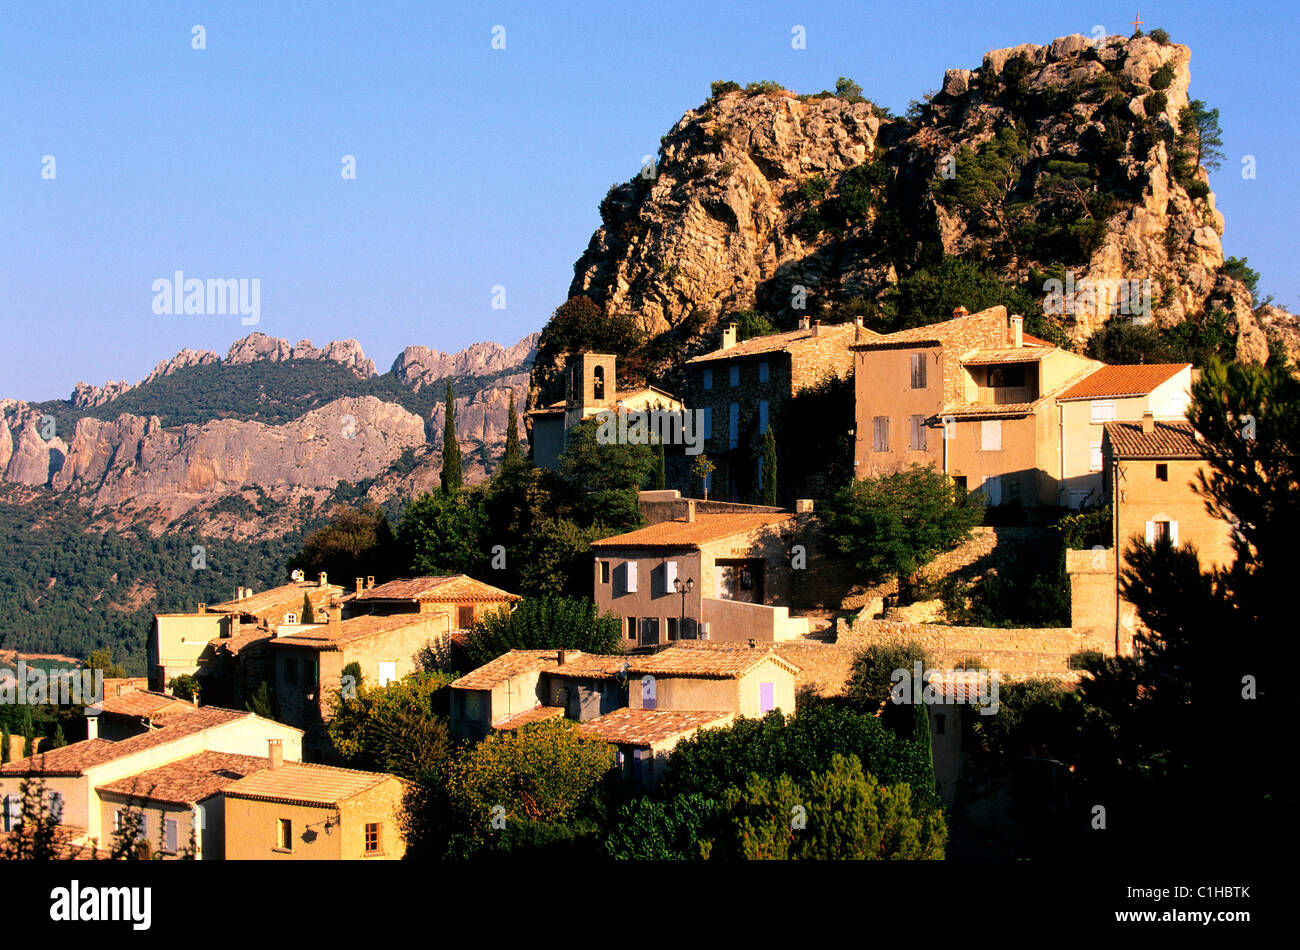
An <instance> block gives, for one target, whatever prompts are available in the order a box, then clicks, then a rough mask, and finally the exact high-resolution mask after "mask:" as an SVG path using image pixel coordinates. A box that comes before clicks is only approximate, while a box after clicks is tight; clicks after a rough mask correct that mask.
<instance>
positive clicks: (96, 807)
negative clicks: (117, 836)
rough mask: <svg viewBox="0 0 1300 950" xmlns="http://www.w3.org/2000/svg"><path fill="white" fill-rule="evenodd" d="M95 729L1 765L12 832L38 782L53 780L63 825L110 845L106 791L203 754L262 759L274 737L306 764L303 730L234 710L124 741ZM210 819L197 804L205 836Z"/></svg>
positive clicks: (0, 784) (53, 799)
mask: <svg viewBox="0 0 1300 950" xmlns="http://www.w3.org/2000/svg"><path fill="white" fill-rule="evenodd" d="M87 725H88V727H89V729H90V731H91V733H92V738H89V739H85V740H83V741H81V742H74V743H72V744H71V745H66V746H63V747H62V748H58V749H51V750H49V751H48V752H43V753H40V754H38V755H35V756H32V757H31V758H28V759H20V760H19V761H17V762H9V763H6V764H4V765H2V766H0V795H2V796H3V797H4V803H5V811H4V820H5V824H6V830H8V826H9V825H10V824H12V823H14V822H15V819H16V817H17V814H18V813H19V810H20V808H21V802H22V790H21V785H22V782H23V780H24V779H26V778H29V777H32V776H42V777H43V778H44V779H45V783H46V793H47V795H49V796H50V803H51V809H52V810H55V811H57V813H58V814H59V815H60V816H61V817H60V823H61V824H63V825H65V826H67V827H69V828H71V829H76V830H77V831H79V832H81V833H82V834H83V835H84V836H85V837H86V838H88V839H97V840H98V841H100V842H101V843H103V842H106V841H108V839H109V838H110V836H111V835H112V834H113V831H114V828H113V825H112V824H111V822H110V823H107V824H106V823H105V814H106V812H105V809H104V807H103V802H102V801H101V799H100V796H99V791H98V790H99V788H100V787H101V786H107V785H109V784H111V783H113V782H116V781H117V780H118V779H122V778H128V777H130V776H134V775H137V774H139V773H141V772H145V771H147V770H149V769H153V768H157V767H159V766H162V765H166V764H168V763H170V762H175V761H177V760H179V759H185V758H188V757H190V756H192V755H197V754H198V753H200V752H225V753H234V754H238V755H258V754H259V753H262V752H264V751H265V750H266V747H267V745H266V744H267V740H268V739H272V738H275V739H279V740H280V742H281V743H282V746H283V750H284V755H285V756H286V757H287V758H290V759H293V760H298V759H301V758H302V730H300V729H295V728H293V727H292V726H286V725H284V724H283V723H279V722H274V721H272V720H270V719H263V718H261V717H260V716H256V715H254V714H253V713H251V712H242V711H239V710H234V709H218V708H216V707H211V706H210V707H205V708H202V709H196V710H194V711H193V712H192V713H189V714H186V715H183V716H177V717H175V718H174V719H173V720H172V721H170V722H169V724H168V725H166V726H164V727H163V728H161V729H156V730H154V731H152V732H147V733H145V734H144V735H139V736H134V737H132V738H130V739H123V740H121V741H119V742H114V741H110V740H108V739H101V738H99V737H98V735H96V734H95V732H96V730H97V723H96V720H95V718H94V717H88V718H87ZM56 806H57V807H56ZM208 812H209V809H208V808H207V807H206V806H204V805H203V804H202V803H196V804H195V806H194V820H195V821H197V822H198V825H199V828H200V832H201V830H202V828H203V827H204V826H205V824H206V821H207V819H208V818H209V817H210V816H209V814H208ZM109 814H110V815H111V812H110V813H109Z"/></svg>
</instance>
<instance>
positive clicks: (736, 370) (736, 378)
mask: <svg viewBox="0 0 1300 950" xmlns="http://www.w3.org/2000/svg"><path fill="white" fill-rule="evenodd" d="M731 385H733V386H739V385H740V364H739V363H732V364H731Z"/></svg>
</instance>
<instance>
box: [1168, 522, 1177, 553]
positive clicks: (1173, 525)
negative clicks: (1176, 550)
mask: <svg viewBox="0 0 1300 950" xmlns="http://www.w3.org/2000/svg"><path fill="white" fill-rule="evenodd" d="M1169 543H1170V544H1172V545H1173V546H1174V547H1178V522H1177V521H1171V522H1169Z"/></svg>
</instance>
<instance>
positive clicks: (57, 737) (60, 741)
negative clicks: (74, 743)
mask: <svg viewBox="0 0 1300 950" xmlns="http://www.w3.org/2000/svg"><path fill="white" fill-rule="evenodd" d="M67 744H68V740H67V739H65V738H64V737H63V723H59V724H58V725H56V726H55V727H54V739H53V741H52V742H50V748H51V749H62V748H63V747H64V746H65V745H67Z"/></svg>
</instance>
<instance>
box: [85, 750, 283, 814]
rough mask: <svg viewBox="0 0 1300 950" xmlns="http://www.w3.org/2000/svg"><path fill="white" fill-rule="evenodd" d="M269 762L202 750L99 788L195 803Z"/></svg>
mask: <svg viewBox="0 0 1300 950" xmlns="http://www.w3.org/2000/svg"><path fill="white" fill-rule="evenodd" d="M270 762H271V760H270V759H268V758H266V757H265V756H260V755H235V754H233V753H228V752H200V753H198V754H197V755H191V756H189V757H188V758H184V759H179V760H177V761H175V762H168V763H167V764H166V765H160V766H159V767H158V768H154V769H146V770H145V771H143V772H140V773H138V774H136V775H128V776H127V777H125V778H120V779H118V780H117V781H115V782H108V783H106V784H104V785H100V786H98V787H97V789H96V790H97V791H100V792H113V793H115V794H118V795H126V796H130V797H132V798H138V799H149V800H150V801H157V802H169V803H171V804H174V805H193V804H194V803H196V802H201V801H203V799H205V798H207V797H208V796H210V795H215V794H216V793H217V792H219V791H221V790H222V789H224V788H226V787H227V786H229V785H233V784H234V783H235V782H237V781H239V780H240V779H242V778H245V777H247V776H249V775H252V774H253V773H255V772H259V771H261V770H262V769H264V768H266V767H267V766H268V765H270Z"/></svg>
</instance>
